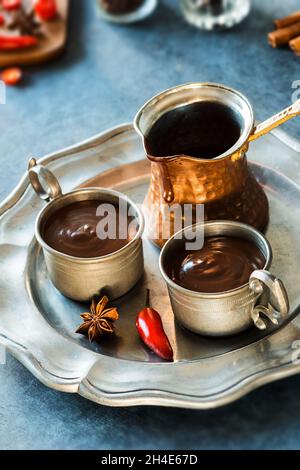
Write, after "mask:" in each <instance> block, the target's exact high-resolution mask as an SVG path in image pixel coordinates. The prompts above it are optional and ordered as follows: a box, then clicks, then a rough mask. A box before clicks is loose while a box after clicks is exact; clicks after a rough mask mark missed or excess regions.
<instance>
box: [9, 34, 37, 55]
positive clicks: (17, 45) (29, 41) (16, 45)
mask: <svg viewBox="0 0 300 470" xmlns="http://www.w3.org/2000/svg"><path fill="white" fill-rule="evenodd" d="M37 43H38V40H37V38H36V37H35V36H30V35H28V36H8V35H5V36H3V35H1V34H0V50H2V51H3V50H5V51H7V50H15V49H24V48H26V47H32V46H35V45H36V44H37Z"/></svg>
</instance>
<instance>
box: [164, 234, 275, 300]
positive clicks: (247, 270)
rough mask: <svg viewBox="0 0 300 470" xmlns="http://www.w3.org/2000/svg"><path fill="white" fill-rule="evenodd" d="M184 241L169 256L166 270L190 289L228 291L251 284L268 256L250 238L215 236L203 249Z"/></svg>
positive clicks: (171, 276)
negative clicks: (191, 246) (186, 246)
mask: <svg viewBox="0 0 300 470" xmlns="http://www.w3.org/2000/svg"><path fill="white" fill-rule="evenodd" d="M184 245H185V243H184V241H183V242H182V243H181V244H177V247H176V250H175V251H174V252H173V253H172V256H170V259H168V260H166V272H167V274H168V276H169V277H170V278H171V279H172V280H173V281H174V282H175V283H176V284H178V285H180V286H182V287H185V288H186V289H189V290H192V291H196V292H205V293H214V292H226V291H229V290H232V289H235V288H238V287H241V286H243V285H244V284H247V283H248V281H249V277H250V275H251V273H252V272H253V271H255V270H256V269H262V268H263V267H264V265H265V263H266V259H265V257H264V255H263V254H262V252H261V251H260V249H259V248H258V247H257V246H256V245H255V244H254V243H252V242H250V241H249V240H246V239H243V238H236V237H231V236H212V237H208V238H206V239H205V241H204V246H203V248H202V249H201V250H194V251H193V250H185V248H184Z"/></svg>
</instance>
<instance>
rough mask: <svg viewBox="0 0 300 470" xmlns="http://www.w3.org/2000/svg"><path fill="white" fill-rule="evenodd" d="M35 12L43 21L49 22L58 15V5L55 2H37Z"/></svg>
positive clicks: (40, 0) (45, 0)
mask: <svg viewBox="0 0 300 470" xmlns="http://www.w3.org/2000/svg"><path fill="white" fill-rule="evenodd" d="M34 11H35V12H36V14H37V15H38V16H39V17H40V18H41V20H44V21H49V20H52V19H53V18H55V17H56V15H57V5H56V1H55V0H35V2H34Z"/></svg>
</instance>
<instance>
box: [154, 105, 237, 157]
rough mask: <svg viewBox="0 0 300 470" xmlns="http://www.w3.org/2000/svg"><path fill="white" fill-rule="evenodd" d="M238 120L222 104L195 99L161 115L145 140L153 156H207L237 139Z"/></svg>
mask: <svg viewBox="0 0 300 470" xmlns="http://www.w3.org/2000/svg"><path fill="white" fill-rule="evenodd" d="M240 135H241V123H240V122H239V120H238V117H237V115H236V114H235V113H234V111H233V110H232V109H231V108H229V107H228V106H225V105H224V104H222V103H217V102H213V101H199V102H198V103H193V104H189V105H185V106H180V107H178V108H176V109H173V110H172V111H168V112H167V113H165V114H163V115H162V116H161V117H160V118H159V119H158V120H157V121H156V122H155V123H154V125H153V126H152V128H151V129H150V131H149V132H148V134H147V136H146V140H145V144H146V150H147V153H148V154H149V155H152V156H153V157H164V156H172V155H188V156H190V157H196V158H205V159H211V158H215V157H218V156H219V155H221V154H222V153H224V152H226V151H227V150H229V149H230V148H231V147H232V146H233V145H234V144H235V143H236V142H237V141H238V139H239V138H240Z"/></svg>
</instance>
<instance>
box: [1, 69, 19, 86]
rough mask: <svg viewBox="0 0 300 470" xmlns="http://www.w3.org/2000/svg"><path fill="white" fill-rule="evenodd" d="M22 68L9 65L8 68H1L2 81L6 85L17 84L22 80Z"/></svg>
mask: <svg viewBox="0 0 300 470" xmlns="http://www.w3.org/2000/svg"><path fill="white" fill-rule="evenodd" d="M22 76H23V73H22V70H21V69H20V68H19V67H10V68H8V69H5V70H2V72H1V73H0V78H1V80H3V81H4V83H5V84H6V85H12V86H13V85H17V84H18V83H19V82H20V81H21V80H22Z"/></svg>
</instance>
